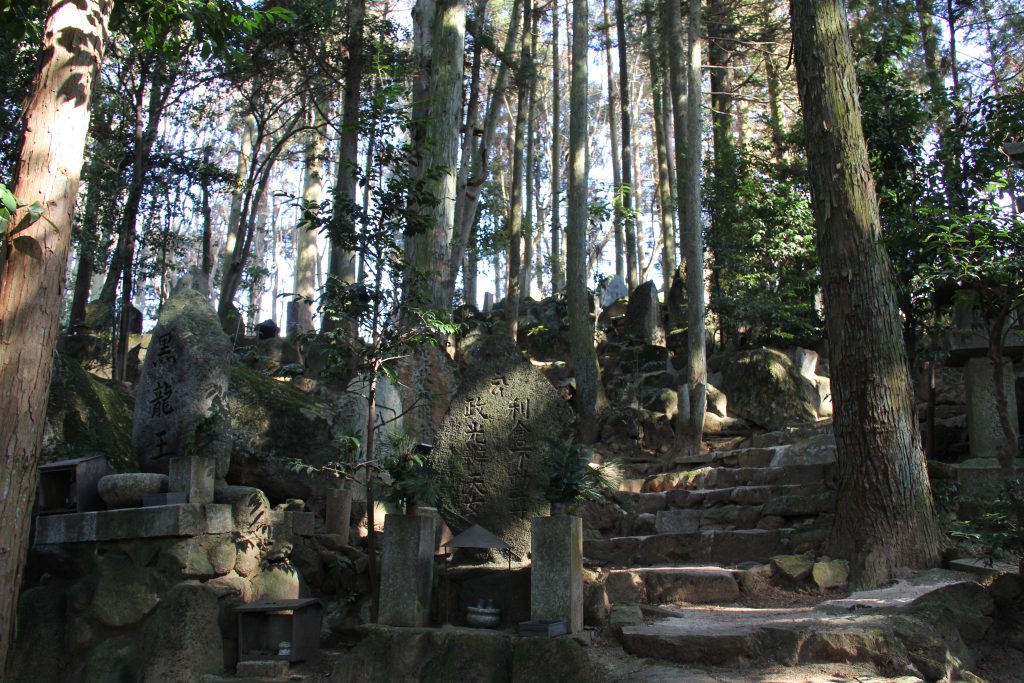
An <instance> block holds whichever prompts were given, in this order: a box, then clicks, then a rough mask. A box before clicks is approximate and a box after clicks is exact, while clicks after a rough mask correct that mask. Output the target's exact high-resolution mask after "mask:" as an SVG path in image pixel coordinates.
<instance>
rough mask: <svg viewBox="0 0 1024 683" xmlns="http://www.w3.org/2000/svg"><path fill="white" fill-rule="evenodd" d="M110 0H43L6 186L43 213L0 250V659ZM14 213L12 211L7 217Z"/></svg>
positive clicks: (19, 564)
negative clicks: (20, 133)
mask: <svg viewBox="0 0 1024 683" xmlns="http://www.w3.org/2000/svg"><path fill="white" fill-rule="evenodd" d="M112 7H113V2H112V0H104V1H97V0H80V1H79V2H75V3H69V2H65V1H64V0H53V2H52V3H51V5H50V8H49V11H48V12H47V17H46V24H45V26H44V28H43V52H42V54H43V55H45V56H46V59H44V60H43V61H42V62H41V65H40V68H39V73H38V74H37V75H36V78H35V81H34V83H33V87H32V93H31V95H29V98H28V100H27V102H26V104H25V109H24V116H25V133H24V138H23V141H22V146H21V153H20V155H19V157H18V167H17V172H16V176H15V182H14V188H13V192H14V195H15V196H16V197H18V198H19V199H21V200H23V201H26V202H28V203H29V204H32V203H35V202H39V203H40V204H41V205H42V206H43V208H44V214H43V218H42V219H40V220H38V221H36V222H35V223H33V224H32V225H31V226H29V227H27V228H25V229H24V230H22V231H20V232H19V233H18V234H17V235H15V236H14V239H13V240H10V241H8V237H7V236H5V237H4V238H3V239H4V244H3V252H2V254H0V387H3V389H4V391H5V392H6V393H7V394H8V395H9V396H10V397H16V400H8V401H4V402H3V406H2V407H0V482H3V485H2V486H0V519H2V520H3V525H2V526H0V669H4V668H6V666H5V665H6V663H7V658H8V654H9V653H10V647H11V642H12V639H13V636H14V627H15V622H16V618H17V605H18V592H19V589H20V588H21V581H22V568H23V563H24V561H25V554H26V552H27V549H28V538H29V530H30V529H31V526H32V506H33V502H34V499H35V493H36V483H37V481H36V480H37V476H38V475H37V471H36V468H37V467H38V465H39V448H40V444H41V442H42V439H43V430H44V426H45V422H44V418H45V415H46V398H47V396H48V394H49V391H50V375H51V372H52V370H53V350H54V347H55V346H56V343H57V333H58V328H59V325H60V309H61V296H62V294H63V290H64V277H65V275H66V269H67V255H68V248H69V246H70V243H71V223H72V218H73V216H74V213H75V200H76V198H77V196H78V184H79V179H80V176H81V172H82V160H83V157H84V153H85V141H86V136H87V135H88V132H89V103H90V100H91V98H92V91H93V87H94V83H95V82H96V79H97V74H98V71H99V66H100V64H101V63H102V61H103V51H104V48H105V46H106V41H107V23H108V20H109V18H110V12H111V9H112ZM24 215H25V212H24V211H23V210H22V211H18V212H16V213H15V215H14V217H13V221H12V223H11V225H13V226H18V225H19V223H20V221H21V219H22V217H23V216H24Z"/></svg>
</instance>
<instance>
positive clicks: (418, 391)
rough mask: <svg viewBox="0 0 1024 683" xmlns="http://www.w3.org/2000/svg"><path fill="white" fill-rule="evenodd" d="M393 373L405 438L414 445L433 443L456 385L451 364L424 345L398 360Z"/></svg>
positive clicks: (443, 353) (443, 354)
mask: <svg viewBox="0 0 1024 683" xmlns="http://www.w3.org/2000/svg"><path fill="white" fill-rule="evenodd" d="M396 372H397V374H398V384H397V387H398V392H399V394H400V395H401V397H402V406H403V407H404V408H405V410H406V413H405V415H404V425H403V428H404V430H405V432H406V434H408V435H409V436H410V437H411V438H412V439H413V440H415V441H416V442H417V443H434V435H435V434H436V433H437V429H438V427H440V426H441V422H442V421H443V420H444V416H445V414H446V413H447V412H448V406H450V405H451V402H452V397H453V396H454V395H455V389H456V385H457V384H458V380H457V378H456V376H455V363H454V361H452V359H451V358H449V357H448V354H446V353H445V352H444V351H443V350H442V349H440V348H438V347H436V346H433V345H430V344H425V345H423V346H419V347H417V348H416V349H415V350H414V351H413V352H412V353H411V354H409V355H408V356H407V357H405V358H403V359H402V360H400V361H399V362H398V365H397V368H396Z"/></svg>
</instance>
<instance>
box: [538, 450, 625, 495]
mask: <svg viewBox="0 0 1024 683" xmlns="http://www.w3.org/2000/svg"><path fill="white" fill-rule="evenodd" d="M592 456H593V451H592V450H590V449H589V448H587V447H586V446H584V445H583V444H579V443H573V442H571V441H566V442H552V443H551V444H550V445H549V453H548V462H549V470H548V487H547V491H546V492H545V494H544V495H545V497H546V498H547V499H548V502H550V503H552V504H568V503H575V502H578V501H585V500H599V499H600V498H601V497H602V496H604V495H605V494H610V493H614V492H615V491H616V490H617V489H618V486H619V482H620V480H621V475H620V471H619V467H618V465H616V464H615V463H610V462H606V463H603V464H596V463H593V462H591V457H592Z"/></svg>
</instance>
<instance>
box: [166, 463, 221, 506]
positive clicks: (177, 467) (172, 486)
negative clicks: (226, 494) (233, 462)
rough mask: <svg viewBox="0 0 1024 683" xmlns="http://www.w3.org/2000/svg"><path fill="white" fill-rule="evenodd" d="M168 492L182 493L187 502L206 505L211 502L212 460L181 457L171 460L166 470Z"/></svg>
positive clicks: (214, 471)
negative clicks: (185, 494)
mask: <svg viewBox="0 0 1024 683" xmlns="http://www.w3.org/2000/svg"><path fill="white" fill-rule="evenodd" d="M167 470H168V471H167V476H168V479H169V481H168V486H167V490H168V491H184V492H186V493H187V494H188V498H187V500H188V502H189V503H192V504H195V505H207V504H209V503H212V502H213V484H214V476H215V474H216V463H215V461H214V460H213V458H201V457H197V456H181V457H177V458H171V459H170V463H168V468H167Z"/></svg>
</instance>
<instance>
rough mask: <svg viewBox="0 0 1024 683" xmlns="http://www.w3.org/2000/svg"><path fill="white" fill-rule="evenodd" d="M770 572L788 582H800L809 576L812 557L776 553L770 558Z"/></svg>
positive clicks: (811, 568) (812, 561)
mask: <svg viewBox="0 0 1024 683" xmlns="http://www.w3.org/2000/svg"><path fill="white" fill-rule="evenodd" d="M771 566H772V574H773V575H774V576H777V577H779V578H780V579H782V580H783V581H787V582H789V583H800V582H801V581H804V580H805V579H807V578H809V577H810V576H811V571H812V570H813V569H814V558H813V557H808V556H807V555H776V556H775V557H773V558H772V559H771Z"/></svg>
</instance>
